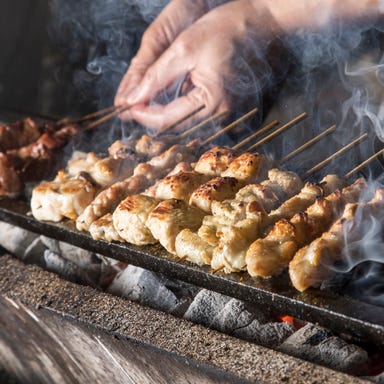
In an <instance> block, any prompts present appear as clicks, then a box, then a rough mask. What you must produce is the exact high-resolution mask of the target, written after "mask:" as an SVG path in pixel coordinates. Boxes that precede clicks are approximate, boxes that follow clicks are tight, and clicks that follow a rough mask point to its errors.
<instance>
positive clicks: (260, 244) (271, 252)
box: [246, 179, 366, 277]
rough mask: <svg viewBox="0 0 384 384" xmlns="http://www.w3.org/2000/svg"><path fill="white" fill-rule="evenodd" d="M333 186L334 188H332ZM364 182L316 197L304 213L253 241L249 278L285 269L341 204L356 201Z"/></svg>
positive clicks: (325, 224) (334, 214) (279, 223)
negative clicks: (323, 196) (322, 196)
mask: <svg viewBox="0 0 384 384" xmlns="http://www.w3.org/2000/svg"><path fill="white" fill-rule="evenodd" d="M333 186H334V185H333ZM365 187H366V183H365V182H364V180H363V179H359V180H357V181H356V182H355V183H354V184H352V185H350V186H348V187H345V188H344V189H343V190H342V191H341V192H340V190H337V191H335V192H333V193H332V194H330V195H328V196H327V197H325V198H318V199H317V200H316V201H315V202H314V203H313V204H312V205H311V206H309V207H308V208H307V210H306V211H305V212H299V213H296V214H295V215H294V216H293V217H292V219H291V220H289V221H288V220H286V219H282V220H280V221H278V222H277V223H276V224H275V225H274V227H273V228H272V230H271V231H270V232H269V234H268V235H267V236H266V237H265V238H263V239H257V240H256V241H255V242H254V243H253V244H251V246H250V247H249V249H248V251H247V256H246V263H247V269H248V273H249V274H250V275H251V276H263V277H269V276H273V275H277V274H279V273H281V272H282V271H283V269H285V268H286V267H287V266H288V264H289V262H290V261H291V260H292V258H293V256H294V255H295V252H296V251H297V250H298V249H299V248H301V247H302V246H304V245H305V244H307V243H309V242H310V241H312V240H313V239H315V238H316V237H318V236H320V235H321V234H322V233H323V232H324V231H326V230H327V229H328V227H329V226H330V225H331V223H332V222H333V221H334V220H335V218H336V217H337V216H338V215H339V214H340V213H341V211H342V210H343V208H344V206H345V204H347V203H353V202H356V201H358V199H359V196H360V194H361V192H362V191H363V189H364V188H365Z"/></svg>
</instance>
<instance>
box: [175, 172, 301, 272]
mask: <svg viewBox="0 0 384 384" xmlns="http://www.w3.org/2000/svg"><path fill="white" fill-rule="evenodd" d="M268 176H269V179H268V180H264V181H263V182H262V183H261V184H250V185H247V186H245V187H244V188H242V189H240V190H239V191H238V192H237V194H236V196H235V199H232V200H226V201H223V202H218V201H214V202H213V203H212V215H211V216H206V217H205V218H204V219H203V223H202V226H201V227H200V228H199V230H198V233H193V232H192V231H191V230H190V229H185V230H183V231H181V232H180V233H179V234H178V236H177V238H176V244H175V246H176V254H177V255H178V256H179V257H182V258H184V257H187V258H188V259H189V260H191V261H193V262H195V263H197V264H210V263H211V259H212V254H213V250H214V248H215V247H216V246H218V243H219V238H220V236H221V234H222V233H223V232H224V231H225V230H224V228H227V227H228V228H231V229H232V232H233V233H235V232H237V231H243V233H244V234H245V235H246V236H245V237H249V236H251V237H254V236H255V234H254V231H255V230H257V225H255V223H254V220H258V217H259V215H261V214H262V213H263V212H264V214H265V210H268V211H269V210H270V209H272V208H273V207H275V206H276V205H277V204H278V202H280V200H279V198H278V197H277V194H279V195H280V196H281V197H282V198H285V197H289V196H290V195H292V194H295V193H297V192H298V190H300V187H301V186H302V181H301V180H300V178H299V177H298V176H297V175H296V174H295V173H293V172H283V171H279V170H277V169H271V170H270V171H269V172H268ZM264 184H265V185H266V186H264ZM238 241H239V243H238V245H239V246H240V247H241V244H242V243H243V242H242V241H241V239H240V238H239V239H238Z"/></svg>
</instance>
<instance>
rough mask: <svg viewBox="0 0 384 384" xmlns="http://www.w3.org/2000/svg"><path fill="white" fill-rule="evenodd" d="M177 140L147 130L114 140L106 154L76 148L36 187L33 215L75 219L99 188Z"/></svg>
mask: <svg viewBox="0 0 384 384" xmlns="http://www.w3.org/2000/svg"><path fill="white" fill-rule="evenodd" d="M174 140H175V138H174V137H173V136H170V137H166V138H164V140H161V141H160V140H151V138H150V137H149V136H148V135H146V134H144V135H142V136H141V137H140V138H139V139H138V140H127V141H121V140H117V141H115V142H114V143H113V144H112V145H111V146H110V147H109V148H108V153H109V155H108V156H107V157H104V158H103V157H99V156H98V155H96V154H95V153H93V152H90V153H87V154H85V153H81V152H75V153H74V155H73V157H72V159H71V160H69V162H68V165H67V167H66V169H65V170H64V171H62V170H61V171H59V172H58V174H57V176H56V177H55V179H54V180H53V181H49V182H43V183H41V184H40V185H38V186H37V187H36V188H35V189H34V190H33V193H32V199H31V207H32V213H33V215H34V216H35V218H37V219H38V220H41V221H55V222H57V221H61V220H62V219H64V218H70V219H73V220H75V219H76V218H77V217H78V215H79V214H81V213H82V212H83V210H84V209H85V208H86V207H87V206H88V205H89V204H90V203H91V202H92V201H93V199H94V198H95V196H96V194H97V193H98V192H100V190H103V189H105V188H107V187H109V186H110V185H112V184H113V183H115V182H117V181H120V180H123V179H125V178H127V177H129V176H131V175H132V173H133V170H134V167H135V165H136V164H137V162H139V161H140V160H144V159H145V158H147V157H149V156H150V157H152V156H153V155H154V154H156V153H157V152H162V151H163V148H164V146H166V145H168V143H170V142H172V141H174ZM85 173H87V174H88V175H85ZM79 176H80V177H79Z"/></svg>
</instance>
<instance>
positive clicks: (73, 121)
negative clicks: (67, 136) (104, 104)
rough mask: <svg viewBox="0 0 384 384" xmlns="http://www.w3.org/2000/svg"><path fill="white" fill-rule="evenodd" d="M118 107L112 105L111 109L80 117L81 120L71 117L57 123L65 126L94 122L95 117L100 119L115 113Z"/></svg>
mask: <svg viewBox="0 0 384 384" xmlns="http://www.w3.org/2000/svg"><path fill="white" fill-rule="evenodd" d="M117 108H118V107H115V106H114V105H112V106H111V107H108V108H104V109H100V110H99V111H96V112H92V113H90V114H88V115H85V116H82V117H79V118H71V117H65V118H63V119H61V120H59V121H58V122H57V124H58V125H64V124H79V123H83V122H84V121H87V120H92V119H93V118H94V117H99V116H102V115H105V114H107V113H110V112H113V111H115V110H116V109H117Z"/></svg>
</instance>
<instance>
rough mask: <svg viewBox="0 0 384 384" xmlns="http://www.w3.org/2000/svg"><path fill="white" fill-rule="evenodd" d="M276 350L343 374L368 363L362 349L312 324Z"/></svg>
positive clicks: (366, 355)
mask: <svg viewBox="0 0 384 384" xmlns="http://www.w3.org/2000/svg"><path fill="white" fill-rule="evenodd" d="M278 350H280V351H281V352H284V353H287V354H290V355H293V356H296V357H300V358H302V359H305V360H309V361H313V362H316V363H318V364H323V365H326V366H329V367H331V368H334V369H337V370H340V371H343V372H353V371H356V369H357V367H359V366H363V365H364V364H365V363H366V362H367V361H368V354H367V352H366V351H365V350H364V349H362V348H360V347H358V346H356V345H354V344H349V343H347V342H346V341H344V340H343V339H341V338H339V337H336V336H333V335H332V334H331V333H330V332H329V331H328V330H326V329H324V328H321V327H318V326H316V325H313V324H307V325H306V326H304V327H303V328H301V329H299V330H298V331H297V332H295V333H294V334H293V335H291V336H290V337H288V339H287V340H286V341H285V342H284V343H283V344H282V345H281V346H280V347H279V348H278Z"/></svg>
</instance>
